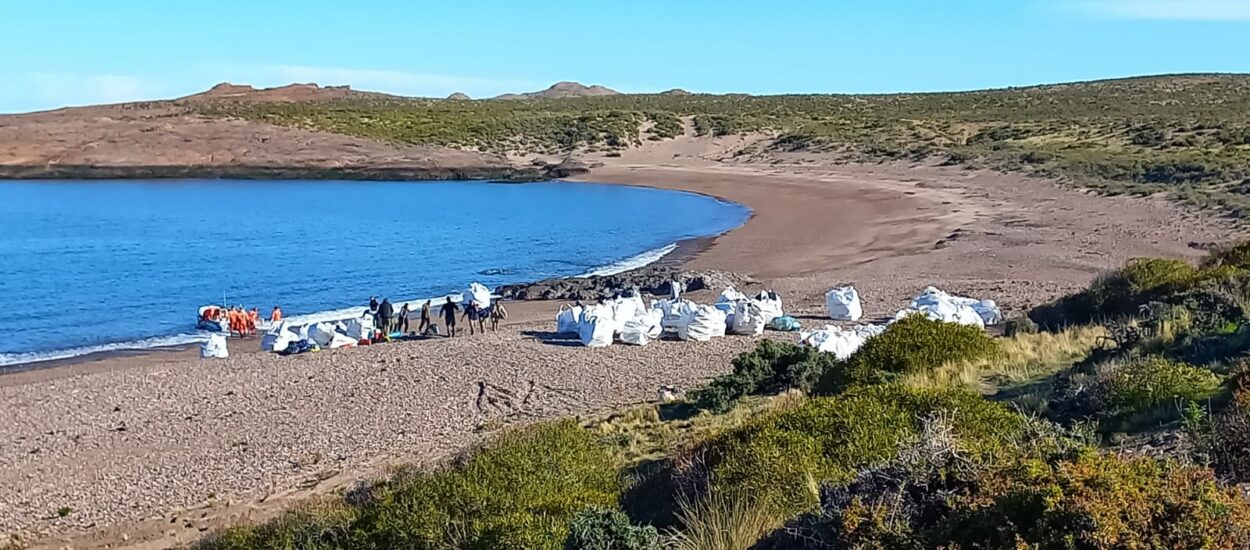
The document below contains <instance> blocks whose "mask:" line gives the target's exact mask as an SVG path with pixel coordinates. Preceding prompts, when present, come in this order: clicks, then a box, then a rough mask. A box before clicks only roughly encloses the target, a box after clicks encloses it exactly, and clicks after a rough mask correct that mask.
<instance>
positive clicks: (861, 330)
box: [799, 325, 885, 360]
mask: <svg viewBox="0 0 1250 550" xmlns="http://www.w3.org/2000/svg"><path fill="white" fill-rule="evenodd" d="M882 332H885V327H883V326H881V325H855V326H854V327H851V328H850V329H844V328H842V327H837V326H834V325H828V326H826V327H825V328H824V329H821V330H813V331H811V332H806V331H805V332H801V333H799V344H800V345H804V346H808V347H812V348H816V350H818V351H823V352H825V353H832V354H833V355H834V356H835V357H837V358H838V360H845V359H846V358H848V357H850V356H851V355H853V354H854V353H855V352H856V351H859V348H860V346H863V345H864V342H867V341H868V340H869V339H870V338H873V337H875V336H877V335H879V334H881V333H882Z"/></svg>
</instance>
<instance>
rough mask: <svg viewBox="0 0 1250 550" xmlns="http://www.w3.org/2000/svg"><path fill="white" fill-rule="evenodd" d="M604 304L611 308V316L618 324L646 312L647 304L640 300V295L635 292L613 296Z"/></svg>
mask: <svg viewBox="0 0 1250 550" xmlns="http://www.w3.org/2000/svg"><path fill="white" fill-rule="evenodd" d="M606 304H607V305H608V306H609V307H611V308H612V318H613V319H614V320H616V323H617V324H618V325H624V324H625V323H626V322H628V321H632V320H633V319H635V318H637V317H638V316H639V315H643V314H645V313H647V305H646V304H644V303H643V302H642V297H641V296H638V295H637V294H631V295H629V296H621V297H618V298H613V299H611V300H609V301H608V302H606Z"/></svg>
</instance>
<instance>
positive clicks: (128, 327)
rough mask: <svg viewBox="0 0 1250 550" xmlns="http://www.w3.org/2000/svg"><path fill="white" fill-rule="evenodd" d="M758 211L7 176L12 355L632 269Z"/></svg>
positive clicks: (534, 189)
mask: <svg viewBox="0 0 1250 550" xmlns="http://www.w3.org/2000/svg"><path fill="white" fill-rule="evenodd" d="M748 215H749V212H748V210H747V209H746V208H744V207H742V206H740V205H737V204H732V203H726V202H723V201H718V200H715V199H712V198H709V197H704V196H700V195H694V194H688V193H678V192H671V191H658V190H651V189H643V188H635V187H622V186H609V185H594V184H572V183H557V182H551V183H533V184H494V183H482V182H443V183H404V182H327V181H316V182H307V181H281V182H277V181H274V182H264V181H221V180H211V181H179V182H171V181H160V182H136V181H110V182H98V181H96V182H48V181H43V182H2V183H0V365H6V364H15V363H23V362H29V361H33V360H38V359H47V358H56V357H67V356H73V355H78V354H83V353H89V352H93V351H103V350H109V349H136V348H144V347H153V346H159V345H170V344H176V343H185V342H190V341H194V340H195V339H197V338H198V337H199V335H197V334H196V332H195V328H194V320H195V313H196V309H197V308H198V307H199V306H200V305H204V304H209V303H221V302H222V300H223V296H224V299H225V300H226V301H227V302H228V303H230V304H244V305H246V306H248V307H251V306H257V307H259V308H260V309H261V311H262V313H263V314H264V315H265V316H268V312H269V309H270V308H271V307H272V306H273V305H274V304H281V305H282V307H283V310H284V311H285V313H286V315H287V316H288V317H289V316H298V315H305V316H307V315H310V314H317V313H320V312H327V311H332V310H339V309H342V308H352V307H357V306H359V307H364V305H365V304H366V303H367V301H368V299H369V296H370V295H375V294H376V295H379V296H389V297H390V298H391V299H392V301H398V300H405V299H416V298H425V297H433V296H441V295H444V294H447V293H452V292H459V291H460V290H462V289H463V288H464V287H465V286H466V285H467V284H468V283H470V282H473V281H477V282H481V283H482V284H485V285H487V286H489V287H494V286H496V285H499V284H505V283H513V282H521V281H528V280H535V279H541V278H548V277H563V276H576V275H581V274H586V273H588V272H595V271H601V272H602V271H616V270H623V269H625V268H628V267H633V266H636V265H638V264H643V263H647V262H649V261H654V260H655V259H657V257H658V256H660V255H661V253H663V252H664V251H666V250H669V249H671V246H670V245H672V243H674V242H675V241H678V240H680V239H685V238H691V237H700V236H708V235H715V234H719V233H722V232H724V231H727V230H729V229H732V228H734V227H737V226H738V225H741V224H742V223H743V222H744V221H745V220H746V219H747V217H748Z"/></svg>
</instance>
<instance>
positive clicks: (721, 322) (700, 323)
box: [677, 306, 725, 342]
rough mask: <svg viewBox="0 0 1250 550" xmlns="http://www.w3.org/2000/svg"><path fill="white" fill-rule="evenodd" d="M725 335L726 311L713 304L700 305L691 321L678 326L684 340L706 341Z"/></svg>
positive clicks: (678, 333) (679, 336)
mask: <svg viewBox="0 0 1250 550" xmlns="http://www.w3.org/2000/svg"><path fill="white" fill-rule="evenodd" d="M724 335H725V312H723V311H721V310H719V309H716V308H715V307H712V306H699V307H698V309H696V310H695V311H694V316H693V317H692V318H691V319H690V322H689V323H686V324H685V325H679V326H678V327H677V337H678V338H681V339H682V340H693V341H695V342H706V341H708V340H711V339H712V338H719V337H721V336H724Z"/></svg>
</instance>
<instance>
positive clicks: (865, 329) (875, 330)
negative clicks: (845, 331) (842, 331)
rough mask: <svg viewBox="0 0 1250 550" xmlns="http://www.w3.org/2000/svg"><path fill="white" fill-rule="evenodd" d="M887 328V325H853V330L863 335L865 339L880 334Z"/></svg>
mask: <svg viewBox="0 0 1250 550" xmlns="http://www.w3.org/2000/svg"><path fill="white" fill-rule="evenodd" d="M885 329H886V327H885V325H855V326H853V327H851V331H852V332H854V333H855V334H858V335H860V336H863V337H864V340H867V339H869V338H872V337H874V336H880V335H881V333H882V332H885Z"/></svg>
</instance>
